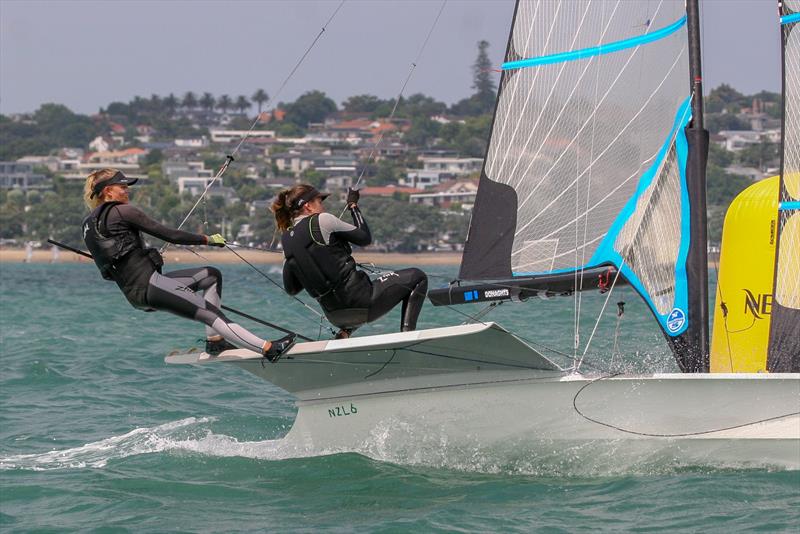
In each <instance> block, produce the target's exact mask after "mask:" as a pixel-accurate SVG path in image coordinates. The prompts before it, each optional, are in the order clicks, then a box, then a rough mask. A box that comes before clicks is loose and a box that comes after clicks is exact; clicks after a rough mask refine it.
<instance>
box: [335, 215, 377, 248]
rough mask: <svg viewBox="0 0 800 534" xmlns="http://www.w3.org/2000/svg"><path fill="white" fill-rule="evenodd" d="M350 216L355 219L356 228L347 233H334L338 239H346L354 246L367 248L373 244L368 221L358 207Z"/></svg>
mask: <svg viewBox="0 0 800 534" xmlns="http://www.w3.org/2000/svg"><path fill="white" fill-rule="evenodd" d="M350 215H351V216H352V217H353V226H355V228H354V229H353V230H348V231H345V232H343V231H335V232H333V233H334V234H336V237H339V238H342V239H345V240H346V241H349V242H350V243H352V244H354V245H358V246H359V247H366V246H367V245H369V244H370V243H372V233H371V232H370V231H369V226H367V221H366V219H364V216H363V215H362V214H361V210H360V209H358V206H355V207H353V208H351V209H350Z"/></svg>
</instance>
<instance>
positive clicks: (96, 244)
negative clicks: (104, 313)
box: [83, 202, 144, 280]
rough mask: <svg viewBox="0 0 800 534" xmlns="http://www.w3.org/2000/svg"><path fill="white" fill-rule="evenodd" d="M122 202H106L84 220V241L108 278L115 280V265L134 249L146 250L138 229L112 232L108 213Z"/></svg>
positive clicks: (102, 273) (102, 272)
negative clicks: (109, 229) (110, 231)
mask: <svg viewBox="0 0 800 534" xmlns="http://www.w3.org/2000/svg"><path fill="white" fill-rule="evenodd" d="M118 204H120V202H105V203H103V204H101V205H100V206H98V207H97V208H95V209H94V210H92V212H91V213H90V214H89V215H88V216H87V217H86V218H85V219H84V220H83V241H84V242H85V243H86V247H87V248H88V249H89V252H91V253H92V259H94V263H95V265H97V268H98V269H100V274H101V275H102V276H103V278H105V279H106V280H113V279H114V277H113V276H112V273H114V271H115V268H116V267H115V266H116V265H117V264H118V263H119V262H120V260H122V259H123V258H124V257H125V256H127V255H128V254H130V253H131V252H133V251H134V250H144V244H143V242H142V236H141V234H140V233H139V232H138V231H137V230H133V229H127V230H125V231H123V232H116V233H113V234H110V233H109V231H108V214H109V212H110V211H111V208H113V207H114V206H116V205H118Z"/></svg>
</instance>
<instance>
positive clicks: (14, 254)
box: [0, 247, 461, 266]
mask: <svg viewBox="0 0 800 534" xmlns="http://www.w3.org/2000/svg"><path fill="white" fill-rule="evenodd" d="M197 252H199V253H200V254H202V256H203V258H206V259H205V260H204V259H202V258H199V257H197V256H196V255H195V254H192V253H191V252H189V251H188V250H180V249H174V248H170V249H167V251H166V253H165V254H164V260H165V261H166V262H167V263H168V264H180V263H190V264H198V263H210V264H212V265H213V264H225V263H243V262H242V260H241V259H239V258H237V257H236V255H235V254H233V253H232V252H230V251H228V250H209V249H206V248H203V247H199V248H198V250H197ZM236 252H238V253H239V254H240V255H241V256H242V257H243V258H245V259H246V260H247V261H249V262H250V263H260V264H281V263H283V254H278V253H274V252H263V251H258V250H246V249H239V250H237V251H236ZM354 256H355V258H356V260H357V261H358V262H360V263H374V264H375V265H409V266H415V265H458V264H460V263H461V254H460V253H458V252H427V253H421V254H399V253H373V252H366V253H357V254H355V255H354ZM24 260H25V250H24V249H12V248H3V249H0V263H23V261H24ZM30 262H31V263H53V253H52V252H51V251H50V249H37V250H34V251H33V255H32V256H31V259H30ZM89 262H90V260H88V259H86V258H84V257H82V256H79V255H77V254H74V253H72V252H68V251H65V250H62V251H61V253H60V254H59V256H58V261H57V263H89Z"/></svg>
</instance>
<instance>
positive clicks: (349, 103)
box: [342, 95, 391, 113]
mask: <svg viewBox="0 0 800 534" xmlns="http://www.w3.org/2000/svg"><path fill="white" fill-rule="evenodd" d="M387 102H388V101H386V100H381V99H380V98H378V97H377V96H375V95H353V96H351V97H350V98H348V99H347V100H345V101H344V102H342V109H344V110H345V111H350V112H363V113H373V112H375V111H376V110H377V109H378V108H379V107H380V106H382V105H385V104H386V103H387ZM389 105H390V106H391V103H389ZM390 109H391V108H390Z"/></svg>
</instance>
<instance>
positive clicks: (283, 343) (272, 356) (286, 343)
mask: <svg viewBox="0 0 800 534" xmlns="http://www.w3.org/2000/svg"><path fill="white" fill-rule="evenodd" d="M296 341H297V334H295V333H291V334H286V335H285V336H283V337H282V338H280V339H276V340H275V341H273V342H272V344H271V345H270V346H269V349H267V350H265V351H264V352H263V355H264V357H265V358H266V359H267V360H269V361H270V362H272V363H275V362H277V361H278V360H279V359H280V357H281V356H282V355H283V354H284V353H285V352H286V351H287V350H289V349H291V348H292V347H293V346H294V344H295V342H296Z"/></svg>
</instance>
